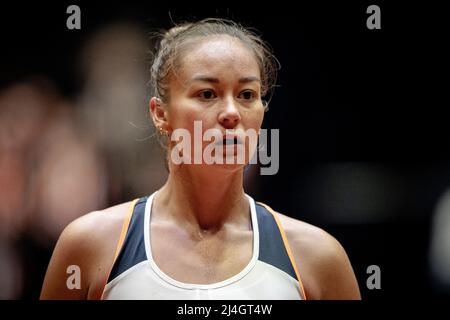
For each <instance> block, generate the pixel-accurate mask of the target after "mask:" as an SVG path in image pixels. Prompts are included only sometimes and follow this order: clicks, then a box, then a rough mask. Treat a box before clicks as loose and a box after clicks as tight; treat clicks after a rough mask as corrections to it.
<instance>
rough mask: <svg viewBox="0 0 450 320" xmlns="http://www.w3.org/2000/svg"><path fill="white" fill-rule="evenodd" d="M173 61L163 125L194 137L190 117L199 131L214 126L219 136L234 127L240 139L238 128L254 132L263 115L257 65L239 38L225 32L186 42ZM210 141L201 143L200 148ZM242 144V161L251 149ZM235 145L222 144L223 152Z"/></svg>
mask: <svg viewBox="0 0 450 320" xmlns="http://www.w3.org/2000/svg"><path fill="white" fill-rule="evenodd" d="M177 63H178V64H177V66H178V69H177V72H176V73H175V74H172V76H171V77H170V80H169V95H170V98H169V101H168V105H167V124H168V126H169V127H170V129H171V130H176V129H178V128H184V129H187V130H188V131H189V132H190V134H191V137H192V138H194V121H201V127H202V135H203V133H204V132H205V131H206V130H208V129H218V130H220V132H221V133H222V135H224V136H225V133H230V132H232V133H234V132H237V136H238V137H240V138H242V139H241V142H243V141H244V142H245V137H244V136H242V134H240V133H239V132H245V131H247V130H249V129H250V131H251V130H254V132H256V133H258V132H259V129H260V128H261V124H262V121H263V117H264V107H263V104H262V100H261V73H260V68H259V65H258V62H257V61H256V58H255V56H254V53H253V52H252V51H251V50H250V49H249V48H248V47H246V46H245V45H244V44H243V43H242V42H241V41H240V40H238V39H236V38H233V37H230V36H226V35H223V36H214V37H212V36H211V37H208V38H205V39H201V40H200V41H199V42H198V43H195V44H193V45H191V46H188V49H186V50H185V51H184V52H183V53H182V55H181V58H180V60H179V61H178V62H177ZM197 125H198V123H197ZM226 130H227V131H226ZM227 137H229V136H228V135H227ZM192 142H193V143H194V141H193V140H192ZM227 142H229V140H227ZM210 143H211V142H209V141H203V142H201V145H202V150H204V149H205V148H206V146H207V145H208V144H210ZM244 145H245V150H246V153H245V155H246V156H245V163H248V161H249V158H248V155H249V154H251V153H249V152H250V151H251V152H253V150H250V151H249V146H248V141H247V142H246V143H244ZM242 146H243V145H241V146H239V147H242ZM237 148H238V147H237V146H235V145H224V146H223V150H224V152H227V154H228V155H229V153H230V150H231V152H232V153H235V152H236V150H237ZM192 149H194V148H192ZM252 149H253V148H252ZM241 150H243V149H241ZM192 153H193V150H192Z"/></svg>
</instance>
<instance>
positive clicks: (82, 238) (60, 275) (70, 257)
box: [41, 202, 131, 299]
mask: <svg viewBox="0 0 450 320" xmlns="http://www.w3.org/2000/svg"><path fill="white" fill-rule="evenodd" d="M130 205H131V202H126V203H122V204H119V205H116V206H113V207H110V208H107V209H104V210H99V211H94V212H90V213H88V214H86V215H84V216H81V217H79V218H78V219H76V220H74V221H72V222H71V223H70V224H69V225H68V226H67V227H66V228H65V229H64V230H63V232H62V233H61V235H60V237H59V239H58V242H57V243H56V246H55V249H54V251H53V255H52V258H51V260H50V263H49V266H48V268H47V273H46V276H45V279H44V284H43V287H42V292H41V299H87V298H95V297H98V295H99V292H98V291H99V290H100V289H102V288H101V287H102V283H103V282H104V281H105V280H106V277H107V275H108V273H109V269H110V267H111V265H112V262H113V261H112V260H113V257H114V252H115V249H116V245H117V242H118V239H119V235H120V231H121V229H122V225H123V221H124V218H125V215H126V213H127V212H128V210H129V207H130ZM69 266H76V267H78V268H79V269H78V270H80V273H81V277H80V278H81V280H80V286H79V287H80V288H79V289H77V290H74V289H73V288H72V289H68V288H67V284H66V280H67V278H68V274H67V268H68V267H69Z"/></svg>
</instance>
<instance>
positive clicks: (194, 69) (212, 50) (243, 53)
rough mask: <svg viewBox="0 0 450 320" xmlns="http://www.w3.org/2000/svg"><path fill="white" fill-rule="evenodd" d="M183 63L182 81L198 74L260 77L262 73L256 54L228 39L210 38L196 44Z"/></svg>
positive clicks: (235, 40)
mask: <svg viewBox="0 0 450 320" xmlns="http://www.w3.org/2000/svg"><path fill="white" fill-rule="evenodd" d="M194 41H195V42H194V44H191V45H190V46H188V48H187V50H185V52H183V53H182V56H181V59H180V71H181V74H180V75H181V76H182V77H191V76H193V75H195V74H207V75H215V76H220V75H222V76H227V75H235V76H236V77H241V76H256V77H259V75H260V69H259V65H258V62H257V60H256V57H255V54H254V53H253V51H252V50H251V49H250V48H249V47H247V46H246V45H245V44H244V43H243V42H242V41H241V40H239V39H237V38H234V37H231V36H227V35H219V36H209V37H206V38H204V39H203V38H199V39H198V40H194Z"/></svg>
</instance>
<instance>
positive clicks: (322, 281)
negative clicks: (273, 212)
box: [277, 213, 361, 299]
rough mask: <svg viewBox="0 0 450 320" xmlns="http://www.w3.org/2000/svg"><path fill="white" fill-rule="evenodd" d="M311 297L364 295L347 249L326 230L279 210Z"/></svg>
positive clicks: (353, 297) (282, 223)
mask: <svg viewBox="0 0 450 320" xmlns="http://www.w3.org/2000/svg"><path fill="white" fill-rule="evenodd" d="M277 214H278V217H279V219H280V222H281V225H282V227H283V229H284V231H285V233H286V237H287V239H288V242H289V245H290V247H291V249H292V254H293V256H294V259H295V262H296V265H297V267H298V269H299V273H300V277H301V279H302V282H303V285H304V287H305V291H306V295H307V297H308V298H309V299H360V298H361V296H360V292H359V287H358V283H357V281H356V277H355V274H354V271H353V268H352V266H351V263H350V260H349V258H348V256H347V253H346V252H345V249H344V248H343V247H342V245H341V244H340V243H339V241H338V240H337V239H336V238H334V237H333V236H332V235H330V234H329V233H328V232H326V231H325V230H323V229H321V228H318V227H316V226H313V225H311V224H309V223H306V222H304V221H300V220H297V219H293V218H291V217H288V216H286V215H283V214H281V213H277Z"/></svg>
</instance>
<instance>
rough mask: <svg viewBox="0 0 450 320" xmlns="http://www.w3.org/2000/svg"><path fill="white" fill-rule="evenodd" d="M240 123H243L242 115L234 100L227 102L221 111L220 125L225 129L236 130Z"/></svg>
mask: <svg viewBox="0 0 450 320" xmlns="http://www.w3.org/2000/svg"><path fill="white" fill-rule="evenodd" d="M239 121H241V115H240V113H239V109H238V108H237V106H236V102H235V101H234V99H229V100H227V102H226V105H225V107H224V108H223V109H222V110H221V111H220V114H219V123H220V124H221V125H222V126H223V127H224V128H225V129H234V128H235V127H236V126H237V125H238V123H239Z"/></svg>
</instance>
